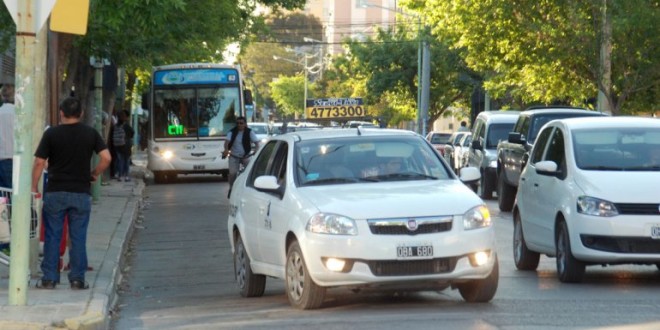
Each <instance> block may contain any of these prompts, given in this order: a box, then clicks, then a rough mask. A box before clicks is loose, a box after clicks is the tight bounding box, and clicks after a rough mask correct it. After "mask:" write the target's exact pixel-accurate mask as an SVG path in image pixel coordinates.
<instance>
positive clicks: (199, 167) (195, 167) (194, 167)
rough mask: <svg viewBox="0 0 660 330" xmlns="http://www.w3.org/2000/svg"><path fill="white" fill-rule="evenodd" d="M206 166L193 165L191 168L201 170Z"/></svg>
mask: <svg viewBox="0 0 660 330" xmlns="http://www.w3.org/2000/svg"><path fill="white" fill-rule="evenodd" d="M205 168H206V167H205V166H204V165H193V170H203V169H205Z"/></svg>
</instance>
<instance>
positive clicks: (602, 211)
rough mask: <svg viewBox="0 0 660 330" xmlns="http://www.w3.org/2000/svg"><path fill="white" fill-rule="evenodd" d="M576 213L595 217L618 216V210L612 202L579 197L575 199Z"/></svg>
mask: <svg viewBox="0 0 660 330" xmlns="http://www.w3.org/2000/svg"><path fill="white" fill-rule="evenodd" d="M577 211H578V213H582V214H588V215H595V216H597V217H613V216H616V215H619V210H617V208H616V206H615V205H614V203H612V202H608V201H606V200H602V199H599V198H594V197H589V196H580V197H578V199H577Z"/></svg>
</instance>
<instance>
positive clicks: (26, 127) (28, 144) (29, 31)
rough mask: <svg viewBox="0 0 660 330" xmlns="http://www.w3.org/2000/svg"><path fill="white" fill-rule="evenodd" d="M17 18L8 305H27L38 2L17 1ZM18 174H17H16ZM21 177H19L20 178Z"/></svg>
mask: <svg viewBox="0 0 660 330" xmlns="http://www.w3.org/2000/svg"><path fill="white" fill-rule="evenodd" d="M17 5H18V7H17V15H16V19H17V22H16V84H15V90H16V96H15V100H14V104H15V107H16V110H15V111H16V118H15V120H14V159H13V162H14V177H13V182H12V199H11V202H12V204H13V205H12V212H11V256H10V260H9V262H10V264H11V267H10V268H9V297H8V298H9V299H8V301H9V304H10V305H20V306H24V305H26V304H27V286H28V283H29V278H30V272H29V260H30V246H29V243H30V241H29V237H30V221H31V219H32V212H31V204H32V194H31V192H32V159H33V158H32V154H33V153H34V152H33V150H34V148H33V145H32V122H33V121H34V119H35V117H34V106H35V93H34V90H35V86H34V85H33V84H34V76H35V67H36V63H35V62H36V61H35V47H36V46H35V43H36V37H37V35H36V28H35V23H34V21H33V20H34V19H35V17H34V15H33V14H34V13H36V1H34V2H33V1H18V2H17ZM16 172H18V173H16ZM17 174H18V175H17Z"/></svg>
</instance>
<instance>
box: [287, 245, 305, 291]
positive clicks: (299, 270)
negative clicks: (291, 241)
mask: <svg viewBox="0 0 660 330" xmlns="http://www.w3.org/2000/svg"><path fill="white" fill-rule="evenodd" d="M287 282H288V285H289V295H290V296H291V298H293V299H294V300H295V301H299V300H300V298H301V297H302V295H303V290H304V286H305V269H304V267H303V264H302V258H301V257H300V254H298V253H297V252H293V254H292V255H291V257H290V258H289V262H288V263H287Z"/></svg>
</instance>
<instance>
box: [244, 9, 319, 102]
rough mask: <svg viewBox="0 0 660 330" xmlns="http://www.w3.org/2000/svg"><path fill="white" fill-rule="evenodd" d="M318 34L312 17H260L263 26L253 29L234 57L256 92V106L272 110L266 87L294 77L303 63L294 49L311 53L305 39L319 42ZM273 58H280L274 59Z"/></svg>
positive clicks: (289, 14)
mask: <svg viewBox="0 0 660 330" xmlns="http://www.w3.org/2000/svg"><path fill="white" fill-rule="evenodd" d="M322 32H323V25H322V24H321V22H320V21H319V19H318V18H317V17H315V16H313V15H306V14H304V13H301V12H279V11H276V12H274V13H272V14H270V15H267V16H265V17H263V25H262V26H259V27H258V28H255V29H254V30H253V33H252V34H251V35H250V36H249V38H247V40H246V42H245V43H243V44H242V45H241V52H240V54H239V56H238V62H239V63H240V64H241V68H242V69H243V70H244V71H245V72H249V73H250V75H251V80H252V81H250V84H251V85H252V86H251V88H253V89H256V90H257V91H258V93H257V97H258V98H257V100H256V101H257V104H263V105H266V106H267V107H269V108H271V109H273V108H274V105H275V102H274V101H273V99H272V97H271V91H270V88H269V84H270V83H271V82H272V81H273V80H274V79H276V78H277V77H278V76H279V75H282V74H283V75H286V76H292V75H295V74H298V73H299V72H300V71H301V70H302V66H303V65H304V62H303V61H302V60H301V58H300V56H298V55H296V53H295V50H299V51H308V52H311V49H312V48H311V44H309V43H307V42H306V41H305V38H312V39H315V40H321V39H322ZM305 46H307V47H305ZM273 56H277V57H278V58H280V59H278V60H276V59H274V58H273ZM287 60H288V61H287ZM291 61H294V62H296V61H298V62H300V63H299V64H296V63H292V62H291ZM310 65H311V60H310ZM310 78H311V76H310Z"/></svg>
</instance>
